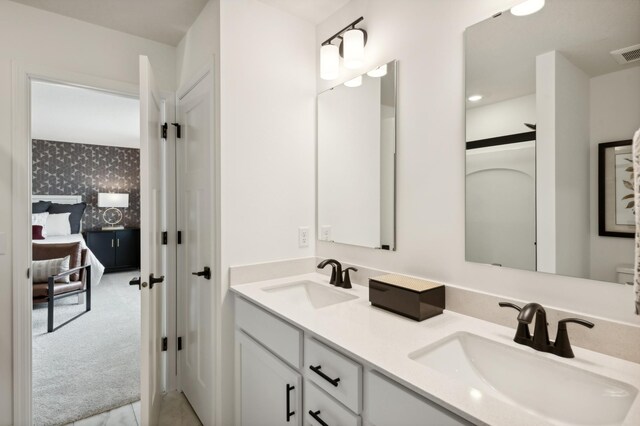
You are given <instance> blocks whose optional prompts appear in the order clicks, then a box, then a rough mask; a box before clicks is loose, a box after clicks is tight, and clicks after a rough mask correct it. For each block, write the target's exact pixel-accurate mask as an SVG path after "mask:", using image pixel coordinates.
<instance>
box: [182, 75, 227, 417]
mask: <svg viewBox="0 0 640 426" xmlns="http://www.w3.org/2000/svg"><path fill="white" fill-rule="evenodd" d="M210 72H211V71H209V73H207V75H205V76H204V78H201V79H200V80H199V82H198V83H197V84H195V85H194V86H193V87H192V88H191V89H190V90H189V91H188V92H187V93H186V94H184V95H182V96H181V97H180V98H179V99H178V102H177V117H178V121H179V123H180V124H181V138H180V139H179V140H178V142H177V146H176V158H177V173H176V175H177V203H178V206H177V219H178V230H179V231H180V232H181V235H182V243H181V244H180V245H178V329H179V330H180V333H181V334H180V335H181V336H182V351H180V352H179V355H178V357H179V361H178V363H179V375H180V384H181V388H182V391H183V392H184V394H185V396H186V397H187V399H188V400H189V402H190V403H191V406H192V407H193V409H194V410H195V412H196V413H197V414H198V417H199V418H200V420H201V421H202V423H203V424H204V425H213V424H214V407H215V401H216V399H215V396H216V393H215V383H216V382H215V376H216V369H215V366H216V360H217V358H216V343H215V342H216V324H215V313H216V288H215V283H216V280H215V275H214V274H215V271H214V270H213V269H214V266H215V263H214V248H215V246H214V238H215V235H214V233H215V232H214V217H215V206H214V198H213V184H214V176H215V175H214V167H213V164H214V128H213V123H214V121H213V84H212V78H211V75H210ZM207 268H208V271H209V273H207V272H206V271H207ZM194 274H196V275H194Z"/></svg>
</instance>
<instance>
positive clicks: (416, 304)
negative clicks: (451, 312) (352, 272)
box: [369, 274, 445, 321]
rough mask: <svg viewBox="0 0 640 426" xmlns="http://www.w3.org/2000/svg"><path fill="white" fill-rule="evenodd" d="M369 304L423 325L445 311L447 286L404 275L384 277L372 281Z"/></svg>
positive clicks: (370, 279)
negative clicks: (445, 289) (421, 322)
mask: <svg viewBox="0 0 640 426" xmlns="http://www.w3.org/2000/svg"><path fill="white" fill-rule="evenodd" d="M369 302H371V304H372V305H373V306H376V307H378V308H381V309H385V310H387V311H390V312H393V313H396V314H399V315H402V316H405V317H407V318H411V319H414V320H416V321H423V320H426V319H427V318H431V317H434V316H436V315H440V314H441V313H442V311H443V310H444V308H445V306H444V305H445V296H444V285H443V284H439V283H434V282H431V281H425V280H421V279H418V278H412V277H405V276H402V275H394V274H389V275H381V276H379V277H373V278H369Z"/></svg>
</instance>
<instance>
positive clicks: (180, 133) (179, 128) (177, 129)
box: [171, 123, 182, 139]
mask: <svg viewBox="0 0 640 426" xmlns="http://www.w3.org/2000/svg"><path fill="white" fill-rule="evenodd" d="M171 124H173V125H174V126H176V137H177V138H178V139H180V138H181V137H182V131H181V130H182V126H180V124H178V123H171Z"/></svg>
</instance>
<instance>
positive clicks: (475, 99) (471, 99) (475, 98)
mask: <svg viewBox="0 0 640 426" xmlns="http://www.w3.org/2000/svg"><path fill="white" fill-rule="evenodd" d="M481 99H482V95H471V96H469V97H468V98H467V100H468V101H469V102H478V101H479V100H481Z"/></svg>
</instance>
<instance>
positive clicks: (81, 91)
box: [31, 81, 140, 148]
mask: <svg viewBox="0 0 640 426" xmlns="http://www.w3.org/2000/svg"><path fill="white" fill-rule="evenodd" d="M31 137H32V138H33V139H43V140H50V141H58V142H75V143H84V144H90V145H107V146H121V147H127V148H139V147H140V103H139V102H138V99H135V98H130V97H125V96H119V95H115V94H111V93H107V92H102V91H98V90H93V89H86V88H82V87H75V86H67V85H62V84H56V83H46V82H41V81H34V82H33V84H32V85H31Z"/></svg>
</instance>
